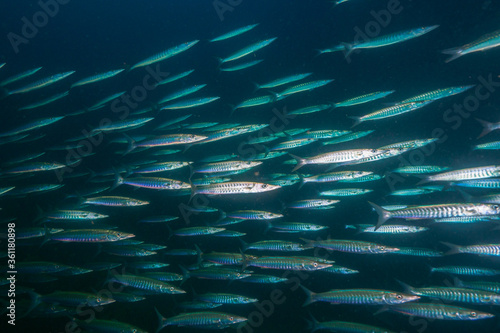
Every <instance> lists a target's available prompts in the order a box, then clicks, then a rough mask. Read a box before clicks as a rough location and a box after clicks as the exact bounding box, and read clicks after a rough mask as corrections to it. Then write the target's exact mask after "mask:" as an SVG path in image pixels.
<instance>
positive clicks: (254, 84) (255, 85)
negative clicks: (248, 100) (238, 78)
mask: <svg viewBox="0 0 500 333" xmlns="http://www.w3.org/2000/svg"><path fill="white" fill-rule="evenodd" d="M251 83H252V85H253V93H255V92H256V91H257V90H259V89H260V84H258V83H257V82H253V81H251Z"/></svg>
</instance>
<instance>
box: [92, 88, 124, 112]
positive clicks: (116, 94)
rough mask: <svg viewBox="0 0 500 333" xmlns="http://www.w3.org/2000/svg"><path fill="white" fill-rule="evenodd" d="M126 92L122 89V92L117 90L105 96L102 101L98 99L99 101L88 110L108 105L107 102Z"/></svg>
mask: <svg viewBox="0 0 500 333" xmlns="http://www.w3.org/2000/svg"><path fill="white" fill-rule="evenodd" d="M125 93H126V91H120V92H117V93H115V94H112V95H109V96H107V97H104V98H103V99H101V100H100V101H98V102H97V103H95V104H94V105H92V106H91V107H89V108H88V109H87V110H88V111H94V110H98V109H101V108H103V107H104V105H106V103H108V102H111V101H112V100H114V99H116V98H118V97H120V96H122V95H123V94H125Z"/></svg>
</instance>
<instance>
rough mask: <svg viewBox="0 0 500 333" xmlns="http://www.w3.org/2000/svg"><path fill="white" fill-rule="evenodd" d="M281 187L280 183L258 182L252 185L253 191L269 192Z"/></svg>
mask: <svg viewBox="0 0 500 333" xmlns="http://www.w3.org/2000/svg"><path fill="white" fill-rule="evenodd" d="M279 188H281V186H279V185H271V184H264V183H257V184H255V185H254V186H253V187H252V192H254V193H258V192H267V191H272V190H277V189H279Z"/></svg>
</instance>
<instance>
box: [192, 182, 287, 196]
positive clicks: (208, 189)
mask: <svg viewBox="0 0 500 333" xmlns="http://www.w3.org/2000/svg"><path fill="white" fill-rule="evenodd" d="M279 188H281V187H280V186H278V185H269V184H264V183H256V182H226V183H220V184H211V185H207V186H199V187H196V188H195V189H194V193H195V194H208V195H226V194H228V195H230V194H245V193H261V192H268V191H273V190H277V189H279Z"/></svg>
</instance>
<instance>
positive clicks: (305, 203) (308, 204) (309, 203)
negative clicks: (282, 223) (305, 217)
mask: <svg viewBox="0 0 500 333" xmlns="http://www.w3.org/2000/svg"><path fill="white" fill-rule="evenodd" d="M338 202H340V201H339V200H329V199H306V200H298V201H294V202H291V203H289V204H288V205H287V208H296V209H315V208H320V207H323V208H324V207H326V206H331V205H334V204H336V203H338Z"/></svg>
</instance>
